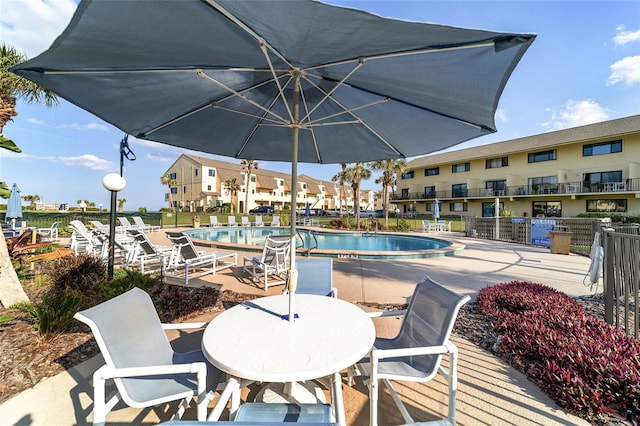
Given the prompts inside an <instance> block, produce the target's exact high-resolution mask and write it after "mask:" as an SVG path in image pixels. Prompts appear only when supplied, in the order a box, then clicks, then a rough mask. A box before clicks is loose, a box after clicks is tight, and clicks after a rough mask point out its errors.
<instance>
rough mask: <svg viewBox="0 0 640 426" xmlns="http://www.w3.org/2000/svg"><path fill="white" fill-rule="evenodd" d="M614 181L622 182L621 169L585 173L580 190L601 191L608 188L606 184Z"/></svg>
mask: <svg viewBox="0 0 640 426" xmlns="http://www.w3.org/2000/svg"><path fill="white" fill-rule="evenodd" d="M614 183H622V170H614V171H610V172H594V173H585V174H584V176H583V177H582V188H583V189H582V190H583V191H584V192H602V191H606V190H607V189H608V188H609V185H608V184H614Z"/></svg>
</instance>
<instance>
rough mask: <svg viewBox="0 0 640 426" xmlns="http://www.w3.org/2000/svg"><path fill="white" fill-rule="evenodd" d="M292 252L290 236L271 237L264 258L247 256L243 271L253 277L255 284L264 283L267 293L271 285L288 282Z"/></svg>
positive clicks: (263, 252) (267, 240) (266, 242)
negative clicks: (287, 276) (290, 253)
mask: <svg viewBox="0 0 640 426" xmlns="http://www.w3.org/2000/svg"><path fill="white" fill-rule="evenodd" d="M290 250H291V236H290V235H276V236H273V235H270V236H268V237H267V239H266V240H265V242H264V247H263V249H262V256H260V257H255V256H245V257H244V265H243V266H242V269H243V271H245V272H247V273H249V274H250V275H251V278H252V281H253V282H254V283H255V282H259V283H262V284H263V285H264V290H265V291H267V290H268V289H269V286H270V285H277V284H284V283H285V282H286V275H287V269H289V251H290Z"/></svg>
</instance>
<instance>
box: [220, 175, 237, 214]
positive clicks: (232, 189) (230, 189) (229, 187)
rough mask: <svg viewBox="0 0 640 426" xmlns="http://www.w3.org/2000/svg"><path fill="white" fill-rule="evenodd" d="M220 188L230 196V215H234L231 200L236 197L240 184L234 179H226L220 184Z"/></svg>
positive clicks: (233, 204)
mask: <svg viewBox="0 0 640 426" xmlns="http://www.w3.org/2000/svg"><path fill="white" fill-rule="evenodd" d="M222 186H223V187H224V190H225V191H226V192H227V194H229V195H231V214H233V213H234V211H233V210H234V206H235V204H237V201H236V203H234V202H233V198H234V197H237V195H238V192H239V191H240V184H239V183H238V182H237V181H236V178H231V179H227V180H225V181H224V182H222Z"/></svg>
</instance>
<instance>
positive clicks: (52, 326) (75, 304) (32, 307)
mask: <svg viewBox="0 0 640 426" xmlns="http://www.w3.org/2000/svg"><path fill="white" fill-rule="evenodd" d="M81 305H82V298H81V297H80V294H78V293H77V292H75V291H72V290H65V291H63V292H61V293H58V294H54V295H45V296H43V298H42V302H41V303H22V304H20V305H18V308H19V309H21V310H23V311H25V312H27V313H28V314H29V316H30V317H31V318H33V320H34V321H35V325H36V329H37V330H38V331H39V332H40V334H41V335H42V336H44V337H45V339H47V340H50V339H52V338H54V337H55V336H57V335H58V334H60V333H62V332H63V331H64V329H65V328H66V327H67V326H68V325H69V323H70V322H71V320H73V316H74V315H75V313H76V312H78V311H79V310H80V307H81Z"/></svg>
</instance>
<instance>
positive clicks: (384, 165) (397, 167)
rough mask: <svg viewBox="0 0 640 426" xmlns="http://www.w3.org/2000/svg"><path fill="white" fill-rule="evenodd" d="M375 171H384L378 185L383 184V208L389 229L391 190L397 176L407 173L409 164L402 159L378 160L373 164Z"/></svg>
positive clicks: (386, 226) (385, 222)
mask: <svg viewBox="0 0 640 426" xmlns="http://www.w3.org/2000/svg"><path fill="white" fill-rule="evenodd" d="M371 168H372V169H373V170H378V171H382V175H381V176H380V177H379V178H378V179H376V183H378V184H382V208H383V209H384V226H385V228H388V227H389V188H390V187H392V186H393V182H394V181H395V178H396V176H397V175H399V174H402V173H404V172H406V171H407V162H406V161H405V160H404V159H402V158H398V159H391V160H378V161H374V162H373V163H372V164H371Z"/></svg>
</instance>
